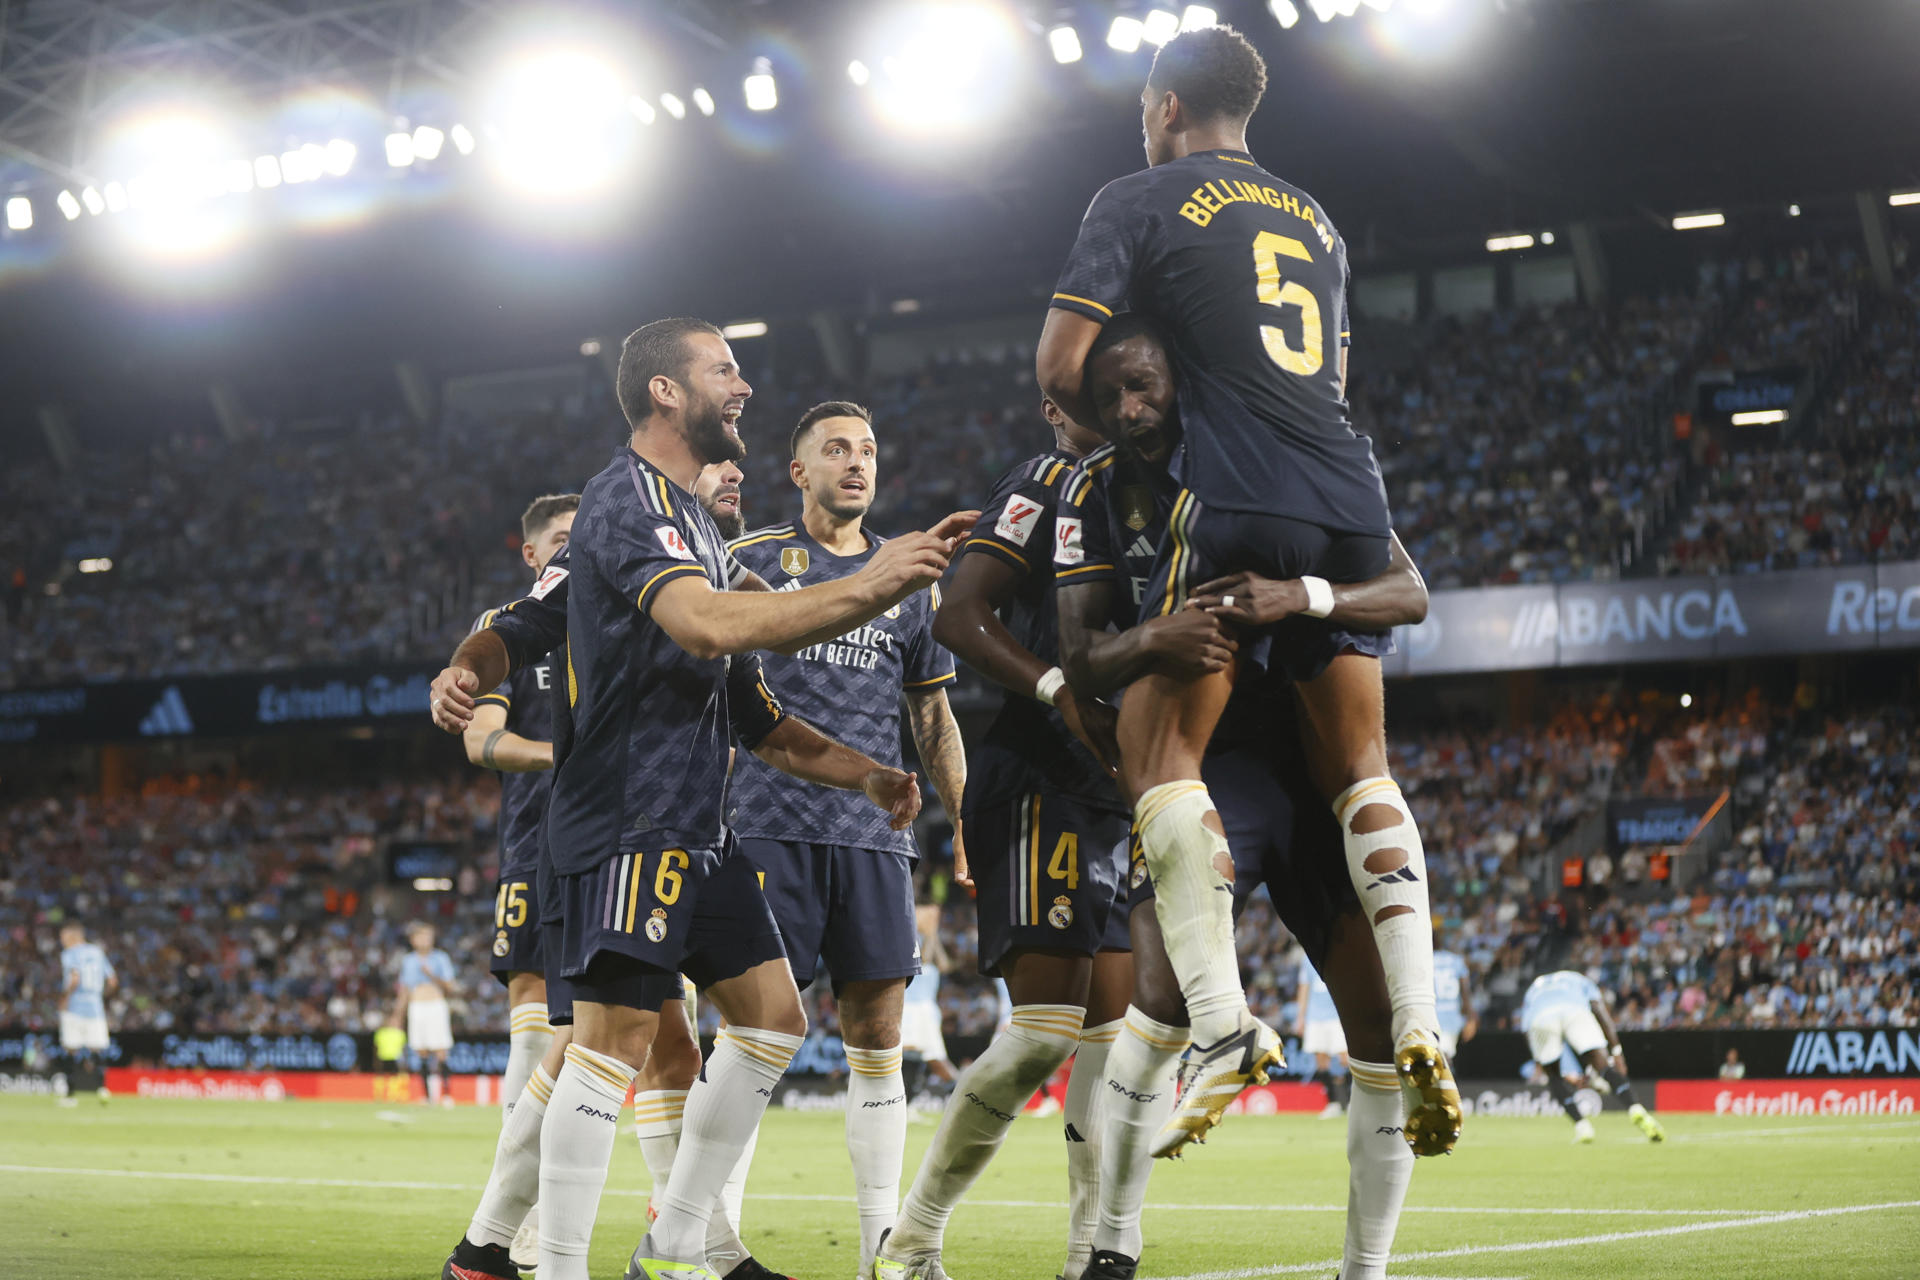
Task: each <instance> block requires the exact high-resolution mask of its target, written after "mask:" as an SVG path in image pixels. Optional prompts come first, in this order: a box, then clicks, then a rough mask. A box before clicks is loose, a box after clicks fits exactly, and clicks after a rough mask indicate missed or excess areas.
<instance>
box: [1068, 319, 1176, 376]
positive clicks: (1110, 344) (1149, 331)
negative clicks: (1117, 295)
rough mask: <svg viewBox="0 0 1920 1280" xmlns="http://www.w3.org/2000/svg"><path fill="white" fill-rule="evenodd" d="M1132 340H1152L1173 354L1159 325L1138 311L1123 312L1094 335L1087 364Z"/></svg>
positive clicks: (1088, 349) (1088, 351)
mask: <svg viewBox="0 0 1920 1280" xmlns="http://www.w3.org/2000/svg"><path fill="white" fill-rule="evenodd" d="M1132 338H1151V339H1152V340H1153V341H1154V342H1156V343H1158V344H1159V346H1160V349H1161V350H1163V351H1166V352H1168V353H1169V354H1171V353H1172V350H1173V347H1172V346H1171V344H1169V343H1168V342H1167V335H1166V334H1165V333H1163V332H1161V330H1160V326H1159V325H1157V324H1155V323H1154V322H1153V321H1152V320H1151V319H1149V318H1148V317H1147V316H1145V315H1143V314H1142V313H1140V312H1138V311H1122V312H1121V313H1120V314H1119V315H1117V316H1115V317H1114V318H1113V319H1111V320H1109V321H1107V323H1106V324H1105V325H1103V326H1102V327H1101V329H1100V332H1099V333H1097V334H1095V335H1094V338H1093V345H1092V346H1091V347H1088V348H1087V363H1089V364H1091V363H1092V362H1093V359H1094V357H1095V356H1098V355H1102V354H1104V353H1105V352H1108V351H1111V350H1113V349H1114V348H1115V347H1117V346H1119V345H1120V344H1121V343H1123V342H1126V341H1128V340H1129V339H1132Z"/></svg>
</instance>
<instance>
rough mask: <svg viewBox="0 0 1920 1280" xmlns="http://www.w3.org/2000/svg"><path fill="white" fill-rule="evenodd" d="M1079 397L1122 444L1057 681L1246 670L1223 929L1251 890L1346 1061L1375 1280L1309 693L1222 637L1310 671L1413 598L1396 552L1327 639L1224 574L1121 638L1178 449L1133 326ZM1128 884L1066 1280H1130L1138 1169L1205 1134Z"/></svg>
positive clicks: (1363, 975)
mask: <svg viewBox="0 0 1920 1280" xmlns="http://www.w3.org/2000/svg"><path fill="white" fill-rule="evenodd" d="M1088 378H1089V390H1090V393H1091V397H1092V399H1093V400H1094V403H1095V404H1096V406H1097V407H1098V410H1099V412H1100V415H1101V419H1100V420H1101V425H1102V428H1103V430H1105V431H1106V432H1107V433H1108V434H1109V435H1110V436H1112V437H1113V438H1114V439H1116V440H1118V441H1120V442H1121V443H1120V444H1118V445H1112V446H1107V447H1105V448H1102V449H1099V450H1096V451H1095V452H1094V453H1092V454H1090V455H1088V456H1087V458H1085V459H1084V460H1083V461H1082V462H1081V464H1080V465H1079V467H1078V468H1076V471H1075V474H1074V476H1073V477H1072V478H1071V479H1070V480H1069V481H1068V485H1067V493H1066V499H1065V502H1064V503H1063V505H1062V508H1061V514H1060V517H1059V521H1058V523H1057V525H1056V534H1055V538H1054V563H1055V570H1056V575H1057V578H1058V592H1057V600H1058V607H1059V617H1060V649H1061V658H1062V664H1063V666H1064V667H1065V669H1066V671H1067V672H1068V675H1069V679H1070V681H1071V683H1072V684H1073V686H1074V687H1075V688H1076V690H1078V692H1079V693H1080V695H1081V696H1082V699H1083V704H1084V702H1085V701H1087V700H1091V699H1092V698H1094V697H1097V696H1100V695H1104V694H1107V693H1111V692H1113V691H1115V690H1118V689H1120V688H1123V687H1125V686H1127V685H1128V684H1129V683H1130V682H1131V681H1133V680H1134V679H1136V678H1137V677H1138V676H1139V675H1140V674H1141V673H1142V672H1144V671H1147V670H1150V669H1153V668H1155V667H1167V666H1172V667H1174V668H1176V669H1196V668H1206V667H1226V666H1229V665H1234V664H1241V665H1245V666H1246V667H1247V670H1245V671H1244V673H1242V674H1241V676H1240V679H1239V683H1238V685H1237V687H1236V689H1235V692H1234V696H1233V699H1232V701H1231V702H1230V703H1229V706H1228V710H1227V713H1226V715H1225V716H1224V717H1222V719H1221V722H1220V724H1219V726H1218V727H1217V728H1216V729H1215V731H1214V735H1213V738H1212V740H1211V741H1210V742H1209V744H1208V751H1207V755H1206V759H1205V764H1204V768H1205V771H1206V772H1205V777H1206V779H1207V783H1208V786H1209V787H1210V788H1211V789H1212V793H1213V795H1214V796H1215V797H1216V798H1217V799H1218V801H1219V804H1220V815H1221V819H1222V824H1223V826H1224V827H1225V830H1226V834H1227V842H1228V847H1229V849H1230V850H1231V852H1232V857H1233V869H1234V873H1233V877H1232V879H1233V894H1234V903H1233V911H1234V914H1235V915H1236V916H1237V915H1238V913H1239V910H1240V907H1241V905H1242V904H1243V903H1244V902H1245V901H1246V900H1247V899H1248V897H1250V896H1251V895H1252V894H1253V892H1254V891H1255V889H1257V888H1258V887H1259V886H1260V885H1261V884H1263V883H1264V884H1265V885H1266V886H1267V889H1268V892H1269V894H1270V896H1271V898H1272V900H1273V902H1274V903H1275V905H1276V907H1277V908H1278V910H1279V912H1280V916H1281V919H1282V921H1283V922H1284V923H1285V924H1286V926H1287V928H1288V929H1289V931H1290V932H1292V933H1293V935H1294V936H1295V937H1296V938H1297V939H1299V941H1300V944H1301V946H1302V948H1303V949H1304V950H1305V952H1306V954H1307V957H1308V959H1309V961H1310V962H1311V963H1312V965H1313V966H1314V967H1315V970H1316V971H1317V972H1318V973H1321V974H1325V975H1326V978H1325V986H1326V988H1327V990H1328V991H1329V993H1330V1008H1331V1010H1332V1011H1334V1012H1335V1014H1337V1018H1336V1021H1335V1022H1334V1026H1335V1027H1336V1028H1337V1029H1339V1030H1340V1031H1341V1032H1342V1033H1344V1036H1345V1037H1348V1038H1351V1040H1352V1041H1353V1044H1354V1045H1355V1046H1356V1048H1357V1051H1358V1052H1359V1053H1360V1054H1361V1055H1362V1058H1361V1060H1359V1061H1355V1062H1352V1063H1351V1069H1352V1073H1353V1079H1354V1081H1355V1083H1356V1086H1357V1087H1356V1089H1355V1091H1354V1099H1355V1100H1354V1103H1353V1105H1352V1106H1351V1108H1350V1109H1349V1112H1348V1125H1347V1153H1348V1163H1349V1178H1348V1211H1347V1242H1346V1252H1345V1256H1344V1258H1343V1261H1342V1266H1341V1274H1342V1275H1343V1276H1344V1277H1348V1278H1349V1280H1375V1278H1376V1277H1378V1276H1380V1275H1381V1274H1382V1273H1383V1269H1384V1267H1385V1264H1386V1257H1387V1253H1388V1251H1389V1249H1390V1248H1391V1245H1392V1242H1393V1234H1394V1230H1395V1228H1396V1226H1397V1224H1398V1221H1399V1215H1400V1206H1401V1203H1402V1201H1403V1200H1404V1198H1405V1195H1406V1189H1407V1183H1408V1180H1409V1177H1410V1175H1411V1172H1412V1169H1411V1166H1412V1163H1413V1155H1412V1153H1411V1151H1409V1149H1408V1148H1407V1145H1406V1143H1405V1142H1404V1141H1402V1140H1401V1138H1400V1136H1399V1135H1400V1128H1401V1126H1400V1125H1399V1123H1398V1121H1399V1118H1400V1115H1399V1113H1400V1108H1401V1102H1400V1097H1399V1089H1398V1085H1397V1082H1396V1080H1395V1077H1394V1072H1393V1069H1392V1067H1391V1065H1390V1064H1389V1059H1390V1057H1391V1053H1392V1038H1391V1023H1392V1009H1391V1006H1390V1004H1389V1003H1388V1000H1387V992H1386V985H1385V982H1384V979H1383V978H1382V976H1381V969H1380V960H1379V953H1378V951H1377V950H1376V948H1375V946H1374V941H1373V937H1372V934H1371V932H1370V931H1369V930H1368V928H1367V926H1366V920H1365V914H1364V912H1363V911H1362V910H1361V907H1360V902H1359V899H1358V898H1357V897H1356V895H1355V891H1354V887H1353V883H1352V880H1351V879H1350V877H1348V875H1347V873H1346V867H1345V862H1344V859H1342V858H1341V857H1340V856H1339V849H1340V837H1339V828H1338V826H1337V825H1336V824H1335V822H1334V820H1333V816H1332V814H1331V813H1329V812H1328V811H1327V809H1326V807H1325V806H1324V805H1322V804H1321V803H1320V801H1319V797H1318V795H1317V793H1316V791H1315V789H1314V784H1313V780H1312V775H1311V772H1310V770H1309V767H1308V764H1307V755H1306V752H1305V749H1304V746H1303V742H1302V738H1301V735H1300V733H1299V732H1298V731H1297V728H1296V722H1297V720H1298V716H1297V714H1296V711H1295V708H1294V702H1293V696H1292V692H1291V690H1290V689H1289V688H1288V687H1287V677H1288V676H1289V675H1301V674H1310V671H1311V668H1310V667H1308V668H1304V669H1302V668H1295V669H1291V670H1280V671H1275V672H1269V671H1265V670H1263V669H1261V668H1260V667H1259V666H1258V665H1257V662H1244V661H1243V655H1242V653H1241V652H1240V651H1238V649H1237V647H1236V645H1235V644H1234V642H1233V641H1232V640H1231V639H1230V638H1228V637H1227V636H1226V635H1225V634H1223V631H1222V627H1221V624H1222V622H1223V621H1228V622H1231V623H1232V624H1235V625H1236V626H1238V627H1255V626H1277V627H1280V628H1285V629H1288V630H1291V631H1295V632H1318V633H1320V634H1319V637H1318V641H1317V643H1318V649H1317V652H1318V653H1319V654H1320V655H1322V656H1323V657H1324V656H1327V655H1330V654H1332V653H1333V652H1337V651H1338V649H1339V648H1340V647H1342V645H1343V644H1344V640H1343V638H1342V633H1341V632H1340V631H1339V630H1336V629H1335V628H1336V627H1348V626H1351V627H1367V628H1377V627H1386V626H1390V625H1394V624H1397V623H1403V622H1415V621H1418V620H1420V619H1421V618H1422V617H1424V616H1425V613H1426V605H1427V593H1426V587H1425V584H1424V583H1422V582H1421V580H1420V575H1419V573H1418V572H1417V571H1416V570H1415V569H1414V567H1413V564H1412V561H1411V560H1409V559H1407V557H1406V554H1405V552H1404V551H1403V550H1402V549H1400V548H1399V546H1398V544H1397V543H1396V544H1395V549H1394V550H1395V565H1394V568H1393V569H1391V570H1390V571H1389V572H1388V573H1386V574H1384V575H1382V576H1381V577H1379V578H1376V579H1373V580H1371V581H1369V582H1366V583H1361V584H1358V585H1356V586H1343V587H1341V588H1339V592H1338V596H1339V598H1338V600H1337V601H1336V607H1335V609H1334V610H1333V613H1332V616H1331V618H1330V619H1329V621H1328V622H1326V623H1321V622H1316V621H1312V620H1307V619H1300V618H1296V617H1295V616H1294V615H1295V614H1296V613H1297V612H1298V611H1299V608H1300V606H1301V604H1302V603H1303V602H1304V601H1303V596H1304V593H1303V591H1302V589H1301V587H1300V584H1299V583H1298V582H1278V581H1270V580H1267V579H1264V578H1261V577H1258V576H1257V575H1251V574H1242V575H1238V576H1236V577H1234V578H1232V579H1228V580H1223V581H1220V582H1213V583H1206V584H1203V585H1202V586H1201V587H1200V588H1199V589H1198V590H1197V591H1196V592H1195V594H1194V595H1193V596H1191V597H1190V598H1189V599H1188V601H1187V607H1186V608H1184V609H1182V610H1180V611H1178V612H1176V613H1173V614H1168V615H1164V616H1155V617H1152V618H1149V619H1148V620H1147V621H1145V622H1143V623H1139V625H1135V622H1136V619H1137V618H1138V606H1137V602H1138V600H1139V598H1140V595H1141V593H1142V591H1143V590H1144V588H1145V585H1146V583H1147V581H1148V579H1149V578H1150V577H1151V575H1152V571H1153V564H1154V560H1155V557H1156V548H1157V546H1158V544H1159V541H1160V538H1161V537H1162V535H1163V534H1164V531H1165V526H1166V521H1167V519H1168V516H1169V514H1170V512H1171V510H1172V507H1173V502H1174V500H1175V498H1176V497H1177V495H1178V485H1177V484H1176V483H1175V482H1174V481H1173V479H1172V478H1171V477H1170V476H1169V475H1168V472H1167V465H1166V464H1167V461H1168V459H1169V458H1170V457H1171V456H1172V454H1173V452H1174V449H1175V447H1176V446H1177V445H1178V444H1179V442H1180V425H1179V418H1178V414H1177V412H1176V408H1175V379H1174V375H1173V369H1172V367H1171V365H1170V363H1169V360H1168V357H1167V353H1166V350H1165V347H1164V345H1163V344H1162V342H1161V340H1160V339H1159V337H1158V336H1157V334H1156V333H1155V332H1154V330H1153V328H1152V326H1151V325H1149V324H1147V323H1146V322H1145V321H1143V320H1142V319H1141V318H1140V317H1139V316H1137V315H1131V314H1127V315H1122V316H1120V317H1118V318H1116V319H1115V321H1114V322H1113V323H1112V324H1110V325H1108V326H1107V327H1106V328H1105V329H1104V330H1103V331H1102V332H1101V334H1100V336H1099V339H1098V341H1097V342H1096V344H1095V348H1094V354H1093V355H1092V357H1091V358H1090V359H1089V361H1088ZM1294 639H1295V645H1294V647H1295V648H1296V649H1300V650H1302V651H1303V652H1306V653H1312V652H1315V650H1314V649H1313V647H1312V646H1311V645H1309V644H1308V643H1307V637H1306V636H1304V635H1297V636H1295V637H1294ZM1265 647H1266V646H1265V643H1264V642H1260V643H1256V644H1254V645H1251V646H1249V650H1250V651H1251V652H1250V653H1249V654H1247V655H1245V656H1246V657H1251V658H1258V657H1259V656H1260V651H1261V650H1262V649H1264V648H1265ZM1130 880H1131V883H1132V893H1133V899H1132V905H1133V908H1134V910H1133V911H1132V916H1131V924H1132V932H1133V959H1134V995H1133V1004H1132V1006H1131V1007H1130V1008H1128V1010H1127V1015H1126V1026H1125V1029H1124V1030H1123V1031H1122V1033H1121V1035H1120V1037H1119V1040H1118V1042H1117V1043H1116V1045H1115V1047H1114V1049H1113V1051H1112V1053H1111V1054H1110V1055H1109V1056H1108V1060H1107V1068H1108V1069H1107V1084H1106V1088H1105V1090H1104V1091H1103V1092H1104V1096H1105V1098H1106V1103H1105V1107H1104V1109H1103V1111H1102V1113H1101V1116H1100V1122H1099V1123H1100V1128H1101V1129H1102V1130H1104V1131H1105V1133H1106V1146H1105V1150H1104V1152H1103V1155H1102V1160H1101V1165H1100V1199H1101V1214H1100V1227H1099V1231H1098V1233H1097V1235H1096V1237H1095V1245H1096V1247H1095V1251H1094V1255H1093V1262H1092V1265H1091V1266H1090V1267H1089V1268H1088V1269H1087V1271H1086V1273H1085V1276H1084V1277H1083V1280H1129V1278H1130V1277H1131V1276H1132V1275H1133V1274H1134V1269H1135V1267H1136V1265H1137V1262H1136V1260H1137V1259H1138V1257H1139V1255H1140V1247H1141V1232H1140V1207H1141V1203H1142V1200H1143V1199H1144V1196H1145V1191H1146V1182H1147V1179H1148V1175H1149V1166H1150V1164H1151V1161H1150V1159H1149V1155H1150V1154H1151V1153H1160V1152H1164V1151H1169V1150H1175V1149H1177V1147H1178V1145H1179V1143H1181V1142H1182V1141H1184V1140H1185V1139H1186V1138H1187V1137H1188V1136H1191V1135H1192V1134H1193V1133H1194V1132H1195V1131H1196V1130H1195V1126H1203V1125H1204V1124H1205V1123H1206V1122H1207V1118H1208V1116H1209V1114H1210V1111H1209V1108H1208V1104H1207V1100H1206V1097H1205V1093H1206V1086H1205V1082H1204V1081H1202V1080H1200V1079H1198V1078H1197V1077H1196V1075H1195V1073H1194V1072H1192V1071H1188V1072H1185V1073H1183V1075H1184V1076H1185V1078H1186V1080H1187V1083H1188V1088H1187V1089H1186V1090H1185V1092H1184V1093H1183V1095H1182V1098H1181V1101H1180V1105H1179V1107H1178V1108H1177V1109H1175V1110H1174V1111H1173V1114H1172V1115H1171V1117H1168V1112H1169V1106H1168V1094H1169V1092H1170V1091H1169V1090H1168V1088H1167V1081H1168V1075H1169V1072H1170V1071H1171V1069H1172V1066H1173V1063H1174V1060H1175V1058H1177V1057H1178V1056H1179V1054H1180V1053H1181V1051H1182V1049H1183V1048H1184V1047H1185V1046H1186V1044H1187V1041H1188V1032H1187V1013H1186V1009H1185V1006H1184V1004H1183V1002H1182V999H1181V995H1180V989H1179V985H1178V982H1177V981H1176V980H1175V978H1174V976H1173V974H1172V972H1171V970H1170V969H1169V967H1168V963H1167V955H1166V949H1165V946H1164V944H1163V943H1162V942H1161V938H1160V927H1159V921H1158V918H1157V915H1156V913H1155V912H1154V911H1152V910H1145V909H1142V907H1143V905H1144V902H1148V901H1151V899H1152V898H1153V895H1154V884H1153V880H1152V878H1151V877H1150V876H1149V875H1148V874H1147V868H1146V865H1145V862H1144V858H1143V857H1141V855H1140V854H1139V853H1138V851H1137V849H1136V860H1135V862H1134V864H1133V870H1132V875H1131V877H1130ZM1163 1118H1166V1119H1165V1122H1164V1123H1162V1120H1163ZM1156 1130H1158V1132H1157V1134H1156ZM1198 1131H1204V1130H1203V1129H1201V1130H1198ZM1150 1140H1151V1144H1150Z"/></svg>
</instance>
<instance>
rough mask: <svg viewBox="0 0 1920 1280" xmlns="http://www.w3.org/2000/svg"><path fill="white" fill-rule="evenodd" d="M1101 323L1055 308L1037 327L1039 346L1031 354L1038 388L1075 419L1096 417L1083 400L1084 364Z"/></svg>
mask: <svg viewBox="0 0 1920 1280" xmlns="http://www.w3.org/2000/svg"><path fill="white" fill-rule="evenodd" d="M1104 323H1105V322H1104V321H1100V320H1090V319H1088V318H1087V317H1086V316H1085V315H1083V314H1081V313H1079V312H1076V311H1064V310H1061V309H1059V308H1057V307H1056V308H1055V309H1053V310H1051V311H1049V312H1047V323H1046V325H1045V326H1044V327H1043V328H1042V329H1041V330H1040V345H1039V348H1038V349H1037V350H1036V351H1035V353H1034V371H1035V374H1036V376H1037V378H1038V380H1039V382H1040V390H1041V391H1042V392H1044V393H1045V395H1046V397H1047V398H1048V399H1049V400H1051V401H1053V402H1054V403H1055V404H1057V405H1059V406H1060V407H1061V408H1062V409H1063V410H1065V411H1066V414H1067V416H1068V417H1069V418H1072V419H1073V420H1074V421H1075V422H1098V421H1099V420H1100V419H1099V417H1098V415H1096V414H1095V413H1094V411H1093V405H1092V403H1091V402H1090V401H1089V400H1088V399H1087V395H1086V367H1087V352H1089V351H1091V350H1092V349H1093V340H1094V339H1095V338H1097V337H1099V336H1100V329H1101V327H1102V325H1103V324H1104Z"/></svg>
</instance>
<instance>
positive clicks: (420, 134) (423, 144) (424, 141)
mask: <svg viewBox="0 0 1920 1280" xmlns="http://www.w3.org/2000/svg"><path fill="white" fill-rule="evenodd" d="M446 145H447V135H446V134H444V133H442V132H441V131H440V130H438V129H436V128H434V127H433V126H432V125H430V124H423V125H421V126H420V127H419V128H418V129H415V130H414V131H413V154H414V155H416V156H418V157H419V158H420V159H422V160H438V159H439V158H440V149H441V148H442V147H444V146H446Z"/></svg>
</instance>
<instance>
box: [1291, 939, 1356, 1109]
mask: <svg viewBox="0 0 1920 1280" xmlns="http://www.w3.org/2000/svg"><path fill="white" fill-rule="evenodd" d="M1299 996H1300V1009H1299V1014H1298V1016H1297V1017H1296V1018H1295V1019H1294V1024H1295V1025H1296V1026H1298V1027H1299V1028H1300V1052H1302V1053H1304V1054H1307V1055H1308V1056H1309V1057H1311V1058H1312V1059H1313V1078H1314V1079H1315V1080H1318V1081H1319V1082H1320V1083H1321V1085H1322V1086H1323V1087H1325V1089H1326V1091H1327V1105H1326V1109H1325V1110H1323V1111H1321V1113H1320V1118H1321V1119H1322V1120H1327V1119H1331V1118H1332V1117H1334V1116H1337V1115H1342V1114H1344V1113H1345V1112H1346V1109H1347V1098H1346V1093H1347V1091H1348V1090H1350V1089H1351V1088H1352V1087H1353V1076H1352V1075H1351V1074H1350V1068H1349V1067H1348V1066H1347V1032H1346V1028H1345V1027H1342V1026H1341V1025H1340V1011H1339V1010H1338V1009H1336V1008H1334V1005H1333V992H1331V991H1329V990H1328V989H1327V980H1326V979H1325V978H1322V977H1321V976H1320V971H1319V970H1317V969H1315V968H1314V967H1313V966H1312V965H1311V964H1309V963H1308V962H1307V961H1306V959H1305V958H1304V957H1303V958H1302V959H1301V962H1300V990H1299ZM1336 1059H1337V1060H1338V1061H1339V1063H1340V1071H1339V1074H1338V1075H1336V1074H1335V1073H1334V1070H1333V1064H1334V1061H1335V1060H1336Z"/></svg>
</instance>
